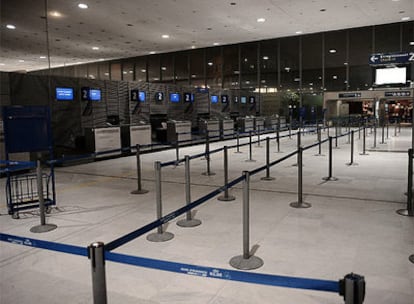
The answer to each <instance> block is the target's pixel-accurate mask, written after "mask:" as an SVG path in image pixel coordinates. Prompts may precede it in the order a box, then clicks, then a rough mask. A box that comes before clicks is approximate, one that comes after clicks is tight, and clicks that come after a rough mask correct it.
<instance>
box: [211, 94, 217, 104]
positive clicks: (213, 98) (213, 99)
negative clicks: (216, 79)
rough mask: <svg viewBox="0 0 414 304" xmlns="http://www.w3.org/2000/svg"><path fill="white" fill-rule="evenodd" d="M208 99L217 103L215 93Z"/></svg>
mask: <svg viewBox="0 0 414 304" xmlns="http://www.w3.org/2000/svg"><path fill="white" fill-rule="evenodd" d="M210 99H211V103H218V96H217V95H211V97H210Z"/></svg>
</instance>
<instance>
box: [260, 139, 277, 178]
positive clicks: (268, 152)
mask: <svg viewBox="0 0 414 304" xmlns="http://www.w3.org/2000/svg"><path fill="white" fill-rule="evenodd" d="M269 164H270V138H269V137H266V176H264V177H262V178H261V180H265V181H271V180H274V179H275V178H274V177H271V176H270V166H269Z"/></svg>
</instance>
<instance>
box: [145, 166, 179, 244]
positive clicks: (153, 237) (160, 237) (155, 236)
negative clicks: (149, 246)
mask: <svg viewBox="0 0 414 304" xmlns="http://www.w3.org/2000/svg"><path fill="white" fill-rule="evenodd" d="M154 169H155V198H156V204H157V218H158V219H160V218H161V217H162V200H161V199H162V197H161V194H162V193H161V162H159V161H156V162H155V163H154ZM172 238H174V234H172V233H171V232H166V231H164V227H163V225H162V224H161V225H159V226H158V227H157V232H155V233H151V234H149V235H147V240H148V241H150V242H165V241H169V240H171V239H172Z"/></svg>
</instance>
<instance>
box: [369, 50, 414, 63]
mask: <svg viewBox="0 0 414 304" xmlns="http://www.w3.org/2000/svg"><path fill="white" fill-rule="evenodd" d="M407 63H414V52H399V53H379V54H372V55H371V56H370V57H369V64H370V65H381V64H407Z"/></svg>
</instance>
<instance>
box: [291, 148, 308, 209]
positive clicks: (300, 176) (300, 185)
mask: <svg viewBox="0 0 414 304" xmlns="http://www.w3.org/2000/svg"><path fill="white" fill-rule="evenodd" d="M289 205H290V207H292V208H310V207H311V206H312V205H311V204H309V203H307V202H304V201H303V147H302V146H300V147H299V149H298V200H297V201H296V202H293V203H290V204H289Z"/></svg>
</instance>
